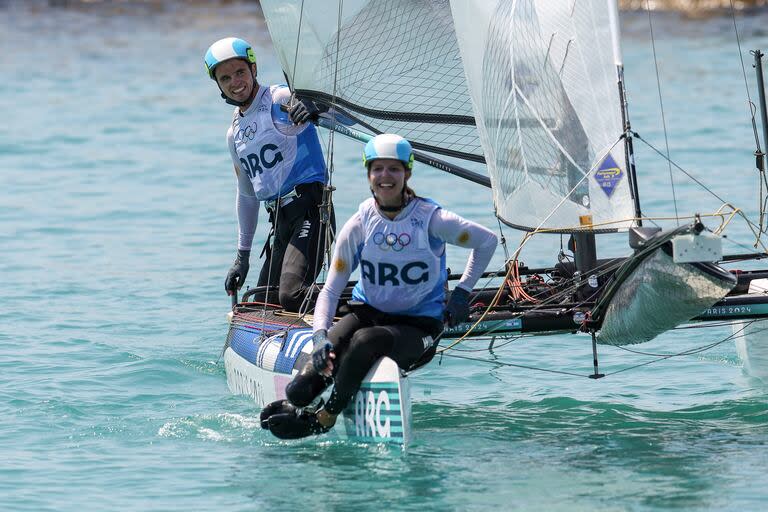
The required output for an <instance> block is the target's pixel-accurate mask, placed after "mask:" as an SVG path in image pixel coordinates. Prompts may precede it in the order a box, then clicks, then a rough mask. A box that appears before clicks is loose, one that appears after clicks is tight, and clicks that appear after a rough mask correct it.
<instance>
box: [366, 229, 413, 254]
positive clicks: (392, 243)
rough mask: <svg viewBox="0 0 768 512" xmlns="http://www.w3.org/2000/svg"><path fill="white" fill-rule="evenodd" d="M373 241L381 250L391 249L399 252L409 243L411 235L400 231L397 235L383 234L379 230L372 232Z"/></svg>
mask: <svg viewBox="0 0 768 512" xmlns="http://www.w3.org/2000/svg"><path fill="white" fill-rule="evenodd" d="M373 243H375V244H376V245H377V246H378V247H379V249H381V250H382V251H389V250H390V249H391V250H393V251H395V252H400V251H402V250H403V249H405V248H406V247H407V246H408V244H410V243H411V235H409V234H408V233H400V234H399V235H398V234H397V233H387V234H386V235H385V234H384V233H382V232H381V231H379V232H376V233H374V235H373Z"/></svg>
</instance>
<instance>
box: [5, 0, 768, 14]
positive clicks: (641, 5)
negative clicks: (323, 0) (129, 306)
mask: <svg viewBox="0 0 768 512" xmlns="http://www.w3.org/2000/svg"><path fill="white" fill-rule="evenodd" d="M17 1H18V0H0V9H3V8H6V7H8V6H11V5H13V4H15V3H16V2H17ZM316 1H317V0H316ZM618 1H619V8H620V9H622V10H625V11H637V10H640V11H644V10H647V9H650V10H652V11H670V12H677V13H680V14H682V15H685V16H691V17H699V16H703V17H708V16H718V15H725V14H729V13H730V12H731V8H732V7H733V9H734V10H736V11H737V12H742V13H743V14H746V15H750V14H752V11H757V10H758V9H760V8H765V7H768V0H618ZM24 3H25V4H27V5H28V6H31V7H37V8H41V7H57V8H66V7H73V8H89V7H105V6H112V7H116V8H118V9H117V11H118V12H119V11H122V10H123V9H124V8H129V7H131V6H143V7H154V8H157V9H159V10H162V9H163V8H164V7H167V6H170V5H173V6H174V7H177V8H178V7H180V6H181V5H187V6H190V7H191V6H198V7H199V6H212V7H213V6H216V5H230V4H237V3H242V4H248V3H251V4H258V3H259V0H32V1H25V2H24ZM760 10H762V9H760ZM755 13H756V12H755Z"/></svg>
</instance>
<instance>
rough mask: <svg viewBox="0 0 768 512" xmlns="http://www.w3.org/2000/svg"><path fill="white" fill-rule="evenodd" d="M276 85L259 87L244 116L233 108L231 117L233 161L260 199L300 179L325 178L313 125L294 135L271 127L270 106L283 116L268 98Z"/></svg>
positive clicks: (279, 193)
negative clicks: (252, 102)
mask: <svg viewBox="0 0 768 512" xmlns="http://www.w3.org/2000/svg"><path fill="white" fill-rule="evenodd" d="M277 87H279V86H276V85H273V86H271V87H268V88H267V87H262V88H261V90H260V91H259V93H258V96H257V99H256V100H255V101H254V105H251V107H250V108H249V109H248V111H247V112H246V114H245V115H244V116H241V115H240V114H239V111H238V110H237V109H236V110H235V116H234V119H233V121H232V135H233V143H234V154H233V155H232V156H233V159H236V160H235V165H236V166H237V167H238V168H239V170H240V172H243V173H246V174H247V175H248V177H249V178H250V180H251V183H253V190H254V192H255V193H256V197H257V198H258V199H259V200H261V201H264V200H274V199H277V198H278V197H280V196H283V195H285V194H287V193H288V192H290V191H291V190H292V189H293V188H294V187H295V186H296V185H300V184H302V183H312V182H315V181H319V182H325V161H324V159H323V152H322V149H321V147H320V140H319V139H318V137H317V129H316V128H315V126H314V125H313V124H308V125H307V126H306V127H305V128H304V129H303V130H302V131H301V132H300V133H299V134H298V135H285V134H283V133H281V132H280V131H279V130H278V129H277V127H275V123H274V121H273V119H272V115H273V110H275V114H276V115H277V116H278V117H280V116H285V113H283V112H281V111H280V105H279V104H273V102H272V91H273V90H274V89H275V88H277Z"/></svg>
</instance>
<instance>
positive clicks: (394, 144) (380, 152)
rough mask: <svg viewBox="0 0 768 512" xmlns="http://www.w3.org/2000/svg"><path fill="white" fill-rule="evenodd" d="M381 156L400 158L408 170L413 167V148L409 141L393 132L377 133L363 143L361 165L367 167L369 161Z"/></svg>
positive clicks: (378, 158)
mask: <svg viewBox="0 0 768 512" xmlns="http://www.w3.org/2000/svg"><path fill="white" fill-rule="evenodd" d="M382 158H391V159H393V160H400V161H401V162H403V165H404V166H405V168H406V169H408V170H409V171H410V170H412V169H413V149H412V148H411V143H410V142H408V141H407V140H405V139H404V138H402V137H401V136H399V135H395V134H394V133H382V134H381V135H377V136H375V137H374V138H372V139H371V140H369V141H368V143H367V144H366V145H365V149H364V150H363V165H364V166H365V168H366V169H367V168H368V166H369V165H370V163H371V162H373V161H374V160H380V159H382Z"/></svg>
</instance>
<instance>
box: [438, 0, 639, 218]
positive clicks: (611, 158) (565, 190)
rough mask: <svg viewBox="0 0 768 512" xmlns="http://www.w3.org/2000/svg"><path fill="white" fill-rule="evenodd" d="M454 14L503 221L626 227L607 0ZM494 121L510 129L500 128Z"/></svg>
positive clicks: (470, 7) (530, 2) (454, 0)
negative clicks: (589, 222)
mask: <svg viewBox="0 0 768 512" xmlns="http://www.w3.org/2000/svg"><path fill="white" fill-rule="evenodd" d="M451 9H452V13H453V19H454V23H455V30H456V34H457V40H458V43H459V48H460V51H461V53H462V59H463V62H464V70H465V73H466V78H467V83H468V89H469V92H470V96H471V97H472V103H473V106H474V113H475V119H476V122H477V131H478V134H479V137H480V140H481V143H482V146H483V151H484V152H485V154H486V163H487V167H488V173H489V175H490V177H491V180H492V183H493V190H494V195H493V197H494V202H495V206H496V211H497V214H498V215H499V217H500V218H501V220H502V221H504V222H505V223H507V224H509V225H512V226H514V227H518V228H521V229H526V230H535V229H543V230H547V231H556V232H568V231H573V230H579V229H583V228H582V226H581V224H580V222H581V218H583V217H584V216H591V218H592V219H593V222H594V223H595V224H598V225H602V226H610V227H609V228H607V229H610V230H616V229H625V228H627V227H629V226H631V225H632V224H633V221H632V218H633V216H634V211H633V207H632V206H633V205H632V200H631V198H630V195H629V186H628V182H629V179H628V176H627V170H626V164H625V156H624V153H623V151H622V148H621V146H619V147H616V142H617V141H618V140H619V139H620V137H621V136H622V122H621V108H620V107H621V105H620V101H619V97H618V87H617V80H618V77H617V75H616V72H615V66H616V60H617V58H616V54H617V53H620V49H619V48H617V45H616V43H615V40H614V39H615V38H614V35H615V34H617V32H616V31H617V30H618V27H615V26H613V25H612V24H611V23H612V21H615V20H612V19H611V17H610V13H609V9H608V3H607V2H606V0H580V1H579V2H551V1H545V0H517V1H500V0H493V1H486V0H451ZM616 37H618V36H616ZM616 40H617V39H616ZM499 113H501V115H502V116H503V115H506V116H509V117H511V118H513V119H515V121H516V122H514V123H499V122H498V121H497V119H498V117H499V115H500V114H499ZM523 120H535V121H536V123H530V122H523ZM543 169H544V170H548V171H547V172H541V170H543Z"/></svg>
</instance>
